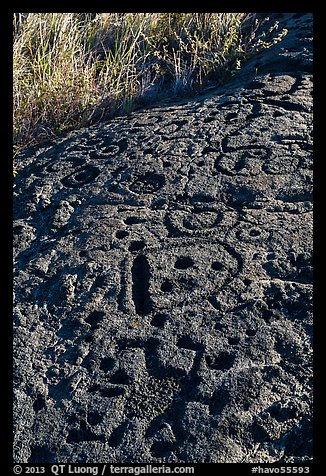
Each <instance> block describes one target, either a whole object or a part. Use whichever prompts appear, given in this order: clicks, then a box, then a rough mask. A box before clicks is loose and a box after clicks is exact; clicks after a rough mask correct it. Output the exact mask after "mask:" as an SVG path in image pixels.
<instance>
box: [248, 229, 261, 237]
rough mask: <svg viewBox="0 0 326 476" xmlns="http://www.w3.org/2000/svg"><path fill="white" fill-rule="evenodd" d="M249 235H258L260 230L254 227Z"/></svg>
mask: <svg viewBox="0 0 326 476" xmlns="http://www.w3.org/2000/svg"><path fill="white" fill-rule="evenodd" d="M249 235H250V236H259V235H260V231H259V230H255V229H253V230H250V232H249Z"/></svg>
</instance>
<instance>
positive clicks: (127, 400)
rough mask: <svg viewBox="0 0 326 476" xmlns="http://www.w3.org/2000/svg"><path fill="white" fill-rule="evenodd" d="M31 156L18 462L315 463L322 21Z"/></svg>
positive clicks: (18, 292) (20, 265)
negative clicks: (200, 89) (315, 102)
mask: <svg viewBox="0 0 326 476" xmlns="http://www.w3.org/2000/svg"><path fill="white" fill-rule="evenodd" d="M276 20H277V21H279V29H278V30H276V33H275V30H273V34H277V33H278V32H279V31H280V29H282V28H287V30H288V33H287V35H286V36H285V37H284V38H283V40H282V41H280V42H275V44H273V45H272V46H271V47H270V48H267V49H265V50H263V51H261V52H260V53H258V54H257V55H256V56H254V57H253V58H252V59H251V60H249V61H248V63H247V65H246V66H245V67H244V68H243V69H242V70H241V71H240V72H239V73H238V74H237V75H235V76H234V77H233V79H232V80H231V81H230V82H229V83H228V84H227V85H225V86H223V87H220V88H216V89H214V90H210V91H208V92H207V91H206V93H205V94H202V95H199V96H197V97H195V98H192V99H191V100H182V101H179V102H175V103H165V104H161V105H159V106H155V107H151V108H148V109H146V110H143V111H138V112H134V113H132V114H130V115H128V116H125V117H118V118H116V119H113V120H111V121H108V122H106V123H102V124H99V125H96V126H92V127H89V128H86V129H83V130H81V131H78V132H74V133H70V134H68V135H67V136H65V137H61V138H60V139H57V140H56V141H55V142H53V143H51V144H50V145H49V144H47V145H43V146H39V147H37V148H34V149H30V150H27V151H25V152H24V153H23V154H21V156H20V157H19V159H18V163H17V168H18V172H19V173H18V176H17V178H16V179H15V187H14V227H13V232H14V363H15V368H14V439H15V440H14V460H15V461H16V462H24V463H26V462H29V463H67V462H68V463H72V462H76V463H82V462H88V463H106V462H112V463H137V462H140V463H151V462H153V463H164V462H166V463H168V462H170V463H191V462H193V463H205V462H217V463H223V462H224V463H230V462H235V463H241V462H242V463H246V462H288V463H293V462H294V463H298V462H299V463H300V462H306V461H311V460H312V449H311V439H312V429H311V417H312V410H311V408H312V401H311V400H312V397H311V387H312V385H311V379H312V363H311V360H312V346H311V339H312V44H311V42H312V16H311V15H310V14H290V13H287V14H271V16H270V22H271V23H270V24H271V25H273V24H274V23H275V21H276Z"/></svg>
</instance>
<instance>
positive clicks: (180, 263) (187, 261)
mask: <svg viewBox="0 0 326 476" xmlns="http://www.w3.org/2000/svg"><path fill="white" fill-rule="evenodd" d="M193 265H194V261H193V260H192V259H191V258H190V257H189V256H179V258H178V259H177V260H176V262H175V264H174V267H175V268H177V269H188V268H191V267H192V266H193Z"/></svg>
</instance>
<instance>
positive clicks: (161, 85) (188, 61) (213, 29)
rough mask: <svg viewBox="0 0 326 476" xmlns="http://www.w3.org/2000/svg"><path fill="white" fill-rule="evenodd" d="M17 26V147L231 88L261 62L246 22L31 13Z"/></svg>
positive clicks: (192, 16) (245, 18) (215, 16)
mask: <svg viewBox="0 0 326 476" xmlns="http://www.w3.org/2000/svg"><path fill="white" fill-rule="evenodd" d="M24 15H25V16H24V17H22V16H21V14H20V16H19V15H18V14H16V15H15V17H14V49H13V65H14V67H13V80H14V81H13V82H14V146H15V148H16V149H22V148H25V147H28V146H30V145H34V144H36V143H39V142H42V141H45V140H48V139H50V138H52V137H54V136H56V135H58V134H60V133H62V132H65V131H68V130H71V129H76V128H79V127H82V126H86V125H89V124H91V123H94V122H96V121H99V120H101V119H103V118H107V117H112V116H114V115H116V114H121V113H127V112H129V111H131V110H133V109H134V108H135V107H137V106H139V105H146V104H150V103H151V102H154V101H157V100H159V99H161V98H163V97H166V96H171V95H189V94H193V93H194V92H196V91H197V90H198V88H201V87H203V86H205V85H207V84H212V83H213V84H216V85H218V84H222V83H223V82H224V81H226V80H227V79H228V78H229V77H230V75H232V74H233V72H234V71H235V70H236V69H239V68H240V67H241V63H242V61H243V60H244V59H245V58H246V57H247V56H248V55H249V54H250V53H251V51H252V50H253V48H254V44H255V41H256V39H255V31H256V28H257V21H255V19H254V15H252V14H245V13H99V14H87V13H84V14H81V13H29V14H24Z"/></svg>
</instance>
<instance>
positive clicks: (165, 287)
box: [161, 279, 173, 293]
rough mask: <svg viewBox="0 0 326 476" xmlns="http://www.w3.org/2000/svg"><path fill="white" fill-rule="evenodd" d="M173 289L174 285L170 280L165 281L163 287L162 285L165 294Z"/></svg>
mask: <svg viewBox="0 0 326 476" xmlns="http://www.w3.org/2000/svg"><path fill="white" fill-rule="evenodd" d="M172 289H173V285H172V283H171V281H169V280H168V279H166V280H165V281H163V283H162V285H161V291H163V292H164V293H170V292H171V291H172Z"/></svg>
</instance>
